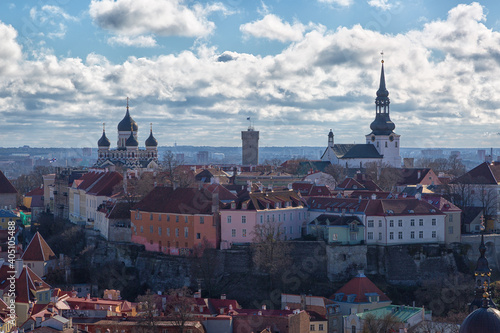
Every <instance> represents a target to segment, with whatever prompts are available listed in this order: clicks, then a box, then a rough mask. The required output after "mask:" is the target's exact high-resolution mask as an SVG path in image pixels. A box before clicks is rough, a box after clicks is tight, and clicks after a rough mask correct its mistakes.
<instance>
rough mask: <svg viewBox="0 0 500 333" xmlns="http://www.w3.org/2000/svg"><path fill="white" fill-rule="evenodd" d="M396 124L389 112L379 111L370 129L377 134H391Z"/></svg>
mask: <svg viewBox="0 0 500 333" xmlns="http://www.w3.org/2000/svg"><path fill="white" fill-rule="evenodd" d="M395 128H396V125H395V124H394V123H393V122H392V121H391V118H390V117H389V114H388V113H377V115H376V116H375V120H374V121H373V122H372V123H371V124H370V129H371V130H372V131H373V134H375V135H389V134H391V133H392V132H393V131H394V129H395Z"/></svg>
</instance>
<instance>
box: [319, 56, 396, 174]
mask: <svg viewBox="0 0 500 333" xmlns="http://www.w3.org/2000/svg"><path fill="white" fill-rule="evenodd" d="M389 104H390V100H389V91H388V90H387V89H386V87H385V75H384V64H383V61H382V70H381V74H380V86H379V89H378V91H377V98H376V99H375V120H374V121H373V122H372V123H371V125H370V129H371V130H372V132H371V133H370V134H367V135H366V136H365V137H366V144H335V143H334V135H333V131H332V130H330V133H328V147H327V148H326V150H325V152H324V153H323V156H321V160H322V161H330V163H332V164H342V165H343V166H345V167H348V168H362V167H364V166H365V165H366V163H372V162H375V163H377V164H378V165H390V166H392V167H396V168H400V167H401V155H400V153H399V148H400V144H399V139H400V135H399V134H396V133H394V129H395V128H396V125H394V123H393V122H392V121H391V118H390V116H389Z"/></svg>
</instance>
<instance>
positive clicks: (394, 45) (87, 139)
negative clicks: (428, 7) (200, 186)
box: [0, 3, 500, 147]
mask: <svg viewBox="0 0 500 333" xmlns="http://www.w3.org/2000/svg"><path fill="white" fill-rule="evenodd" d="M484 20H485V16H484V12H483V9H482V7H481V6H480V5H478V4H476V3H473V4H471V5H460V6H457V7H455V8H454V9H452V10H450V12H449V14H448V17H447V18H446V19H444V20H438V21H431V22H429V23H427V24H426V25H425V26H424V27H423V28H422V29H418V30H412V31H409V32H406V33H404V34H403V33H402V34H397V35H388V34H381V33H378V32H375V31H370V30H366V29H364V28H363V27H362V26H360V25H356V26H353V27H350V28H346V27H341V28H338V29H336V30H334V31H326V30H325V29H313V30H311V31H303V32H301V33H300V36H299V37H296V36H295V35H294V34H293V33H291V34H290V36H292V37H289V35H287V34H284V36H287V37H282V38H285V39H286V38H288V40H291V38H297V39H295V42H294V43H292V44H290V45H287V46H286V47H285V48H284V49H283V50H282V52H280V53H279V54H276V55H269V56H258V55H253V54H248V53H239V52H234V51H231V50H229V51H225V52H224V53H223V54H221V53H220V51H218V50H217V49H216V48H214V47H207V46H205V45H203V44H200V45H199V46H197V48H195V49H193V50H191V51H184V52H181V53H178V54H166V55H161V56H157V57H154V58H136V57H130V58H129V59H127V60H126V61H125V62H123V63H120V64H113V63H112V62H110V61H109V60H108V59H107V58H106V57H104V56H102V55H97V54H91V55H89V56H88V57H87V58H86V59H85V60H84V61H82V60H81V59H77V58H58V57H56V56H53V55H50V54H43V55H40V57H39V58H37V59H36V60H27V59H23V58H22V55H21V49H20V47H19V45H18V44H17V43H16V42H15V38H16V31H15V30H14V29H13V28H12V27H10V26H7V25H0V43H1V45H3V47H2V49H1V50H0V53H1V52H4V53H5V52H6V53H5V54H1V55H0V59H4V60H3V62H1V61H0V72H2V73H6V74H5V75H2V76H1V77H0V91H2V92H3V94H2V95H0V114H1V116H2V119H3V123H4V125H5V126H9V127H8V128H9V130H12V131H13V132H12V134H13V135H18V136H19V137H20V138H25V137H23V135H25V134H24V133H26V128H28V127H27V126H28V125H30V127H29V128H30V137H32V139H31V140H32V141H31V142H30V141H28V140H29V139H27V138H25V140H24V141H23V144H30V145H38V146H40V145H42V146H43V145H44V146H48V145H50V146H69V145H73V146H94V147H95V145H96V141H97V140H98V139H99V137H100V131H101V125H100V124H101V123H102V122H106V123H107V124H113V125H108V127H107V128H108V130H107V131H108V132H109V133H110V136H111V135H112V134H111V133H113V130H114V126H116V124H117V123H118V122H119V121H120V120H121V118H122V117H123V114H124V110H125V109H124V105H125V102H124V98H125V97H126V96H130V97H131V112H132V115H133V116H134V118H135V119H136V121H137V122H138V123H139V126H140V132H139V138H140V140H141V141H142V142H143V140H145V139H146V137H147V134H148V133H147V132H148V131H147V129H146V128H147V125H146V124H147V123H149V122H153V123H154V128H155V129H156V130H155V134H156V133H158V134H157V135H156V136H157V139H158V141H159V142H160V145H164V144H167V143H170V144H172V143H173V142H174V141H176V140H177V141H178V142H179V141H182V143H183V144H194V145H200V144H210V145H226V146H227V145H232V146H236V145H238V144H239V143H240V139H239V130H241V129H242V128H245V119H246V117H247V116H248V115H251V116H252V119H254V120H255V126H256V127H257V128H258V129H259V130H260V131H261V143H262V145H282V146H284V145H288V146H291V145H314V146H320V145H325V144H326V140H325V139H326V135H327V133H328V130H329V129H330V128H332V124H333V125H334V127H333V128H334V131H335V138H336V140H337V141H338V142H340V143H352V142H353V141H356V142H360V141H363V139H364V136H363V134H366V133H368V132H369V124H370V123H371V121H372V120H373V117H374V104H373V100H374V97H375V92H376V90H377V88H378V80H379V75H380V62H379V61H380V56H379V52H380V50H381V49H383V50H384V53H385V70H386V72H385V74H386V81H387V88H388V90H389V91H390V97H391V118H392V119H393V121H394V122H395V124H396V132H397V133H398V134H401V135H402V137H401V138H402V139H401V140H402V145H403V147H410V146H411V147H427V146H428V147H443V146H455V147H457V146H463V147H471V146H472V147H478V146H483V147H484V146H486V147H488V146H492V145H494V144H495V142H496V141H495V137H487V136H478V135H477V133H484V132H491V133H496V132H498V130H497V129H498V127H499V126H500V95H499V94H498V93H497V90H498V89H497V87H498V86H500V33H498V32H496V31H494V30H490V29H488V28H487V27H486V26H485V25H484V24H483V22H484ZM278 22H280V23H281V25H282V26H285V27H286V25H285V23H283V22H281V20H278ZM275 26H279V24H278V25H275ZM275 26H274V27H275ZM290 27H293V25H290ZM292 30H293V29H292ZM306 30H307V29H306ZM292 32H293V31H292ZM266 38H269V37H266ZM435 53H439V54H440V56H439V57H436V56H434V54H435ZM17 63H19V64H20V66H17V67H16V66H15V65H16V64H17ZM12 68H14V70H13V71H12V70H11V72H10V73H7V69H12ZM240 121H241V122H240ZM54 122H55V123H54ZM240 124H241V126H240ZM52 125H54V126H62V127H60V128H61V130H59V129H58V130H57V131H54V130H52V129H51V126H52ZM15 131H18V132H15ZM61 131H62V132H61ZM187 132H189V133H190V135H189V136H186V133H187ZM283 133H297V134H296V135H294V136H293V137H290V136H289V135H284V134H283ZM207 135H209V141H207ZM0 140H3V142H8V141H7V138H6V137H5V136H4V134H2V133H1V132H0ZM20 140H21V139H20ZM42 140H44V141H42Z"/></svg>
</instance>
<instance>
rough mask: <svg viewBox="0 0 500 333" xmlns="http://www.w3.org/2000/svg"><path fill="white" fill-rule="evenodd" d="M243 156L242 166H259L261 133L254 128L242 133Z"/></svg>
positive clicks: (250, 127)
mask: <svg viewBox="0 0 500 333" xmlns="http://www.w3.org/2000/svg"><path fill="white" fill-rule="evenodd" d="M241 141H242V146H241V154H242V161H241V164H242V165H258V164H259V131H255V130H254V128H253V127H252V126H249V127H248V130H246V131H241Z"/></svg>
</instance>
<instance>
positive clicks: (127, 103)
mask: <svg viewBox="0 0 500 333" xmlns="http://www.w3.org/2000/svg"><path fill="white" fill-rule="evenodd" d="M127 111H128V96H127Z"/></svg>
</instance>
